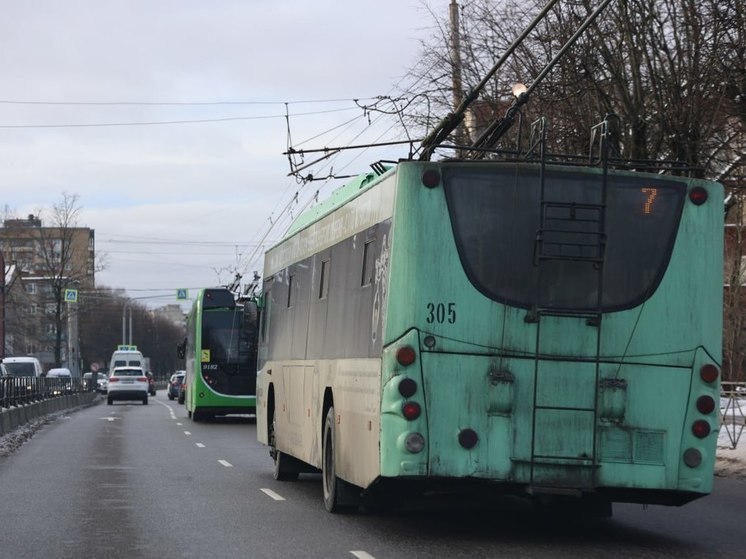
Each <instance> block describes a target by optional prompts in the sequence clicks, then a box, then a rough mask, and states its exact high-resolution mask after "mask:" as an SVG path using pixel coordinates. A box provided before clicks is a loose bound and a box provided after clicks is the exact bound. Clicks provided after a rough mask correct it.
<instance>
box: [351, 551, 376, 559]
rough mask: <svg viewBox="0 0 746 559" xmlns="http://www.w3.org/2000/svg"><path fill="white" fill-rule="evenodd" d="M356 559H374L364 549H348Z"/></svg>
mask: <svg viewBox="0 0 746 559" xmlns="http://www.w3.org/2000/svg"><path fill="white" fill-rule="evenodd" d="M350 553H352V554H353V555H354V556H355V557H357V559H376V558H375V557H373V556H372V555H371V554H370V553H368V552H366V551H350Z"/></svg>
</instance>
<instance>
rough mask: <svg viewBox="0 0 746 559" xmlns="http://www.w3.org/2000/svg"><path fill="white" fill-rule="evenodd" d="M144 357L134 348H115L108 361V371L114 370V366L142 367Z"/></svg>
mask: <svg viewBox="0 0 746 559" xmlns="http://www.w3.org/2000/svg"><path fill="white" fill-rule="evenodd" d="M144 361H145V358H144V357H143V356H142V353H141V352H139V351H136V350H130V349H128V350H122V349H118V350H116V351H115V352H114V353H113V354H112V356H111V361H110V362H109V373H111V372H112V371H113V370H114V367H144V366H145V364H144Z"/></svg>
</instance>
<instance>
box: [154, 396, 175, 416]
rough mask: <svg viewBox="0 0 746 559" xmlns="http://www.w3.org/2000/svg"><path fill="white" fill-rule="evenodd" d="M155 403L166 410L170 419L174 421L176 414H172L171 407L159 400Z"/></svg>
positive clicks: (172, 409)
mask: <svg viewBox="0 0 746 559" xmlns="http://www.w3.org/2000/svg"><path fill="white" fill-rule="evenodd" d="M156 402H158V403H159V404H160V405H162V406H163V407H164V408H166V409H167V410H168V413H170V414H171V419H176V414H175V413H174V408H173V406H170V405H168V404H167V403H165V402H161V401H160V400H156Z"/></svg>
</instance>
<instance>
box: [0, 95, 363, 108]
mask: <svg viewBox="0 0 746 559" xmlns="http://www.w3.org/2000/svg"><path fill="white" fill-rule="evenodd" d="M373 99H375V97H361V98H357V99H304V100H296V101H18V100H12V99H0V105H49V106H91V107H101V106H103V107H107V106H135V107H143V106H145V107H191V106H193V107H201V106H227V105H283V106H284V105H301V104H313V103H342V102H346V101H347V102H349V101H352V102H357V101H370V100H373Z"/></svg>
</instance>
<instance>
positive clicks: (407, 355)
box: [396, 345, 417, 367]
mask: <svg viewBox="0 0 746 559" xmlns="http://www.w3.org/2000/svg"><path fill="white" fill-rule="evenodd" d="M416 357H417V355H416V354H415V352H414V348H413V347H412V346H408V345H405V346H404V347H400V348H399V349H397V350H396V360H397V361H398V362H399V365H403V366H404V367H408V366H409V365H411V364H412V363H414V360H415V358H416Z"/></svg>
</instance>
